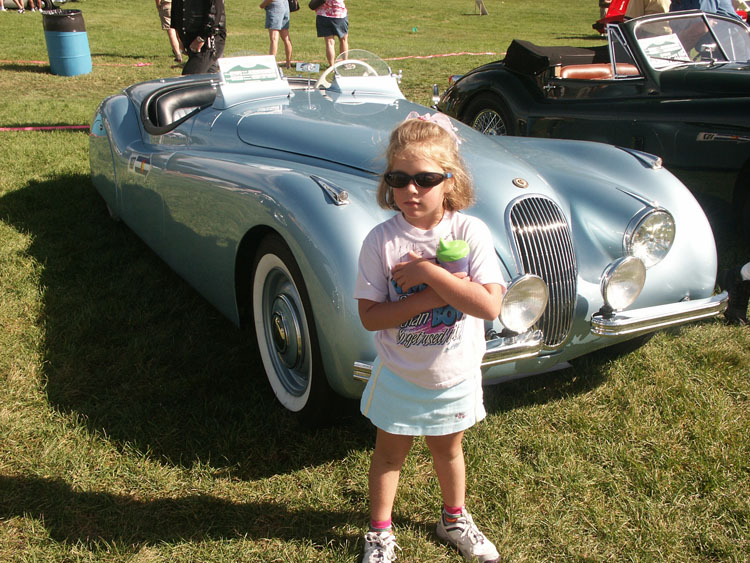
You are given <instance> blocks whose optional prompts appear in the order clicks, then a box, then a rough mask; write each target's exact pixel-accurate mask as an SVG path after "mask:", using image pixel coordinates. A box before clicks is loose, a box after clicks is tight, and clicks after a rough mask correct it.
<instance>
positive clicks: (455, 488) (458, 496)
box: [425, 431, 466, 508]
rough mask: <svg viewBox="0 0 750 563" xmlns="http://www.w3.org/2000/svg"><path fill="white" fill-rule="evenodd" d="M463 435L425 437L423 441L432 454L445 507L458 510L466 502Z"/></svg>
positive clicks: (458, 433) (460, 433)
mask: <svg viewBox="0 0 750 563" xmlns="http://www.w3.org/2000/svg"><path fill="white" fill-rule="evenodd" d="M463 437H464V433H463V431H462V432H456V433H455V434H448V435H447V436H426V437H425V441H426V442H427V446H428V447H429V448H430V452H431V453H432V462H433V464H434V465H435V473H436V474H437V478H438V482H439V483H440V490H441V491H442V493H443V503H444V504H445V506H449V507H455V508H460V507H463V506H464V504H465V501H466V466H465V464H464V450H463V447H462V440H463Z"/></svg>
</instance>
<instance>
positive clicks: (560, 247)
mask: <svg viewBox="0 0 750 563" xmlns="http://www.w3.org/2000/svg"><path fill="white" fill-rule="evenodd" d="M508 221H509V225H510V229H511V233H512V236H513V243H514V251H515V253H516V263H517V266H518V269H519V270H520V272H521V273H523V274H536V275H537V276H539V277H540V278H542V279H543V280H544V281H545V282H546V283H547V287H548V288H549V304H548V305H547V310H546V311H545V312H544V314H543V315H542V318H541V319H539V322H538V323H537V325H536V326H537V328H539V329H540V330H542V331H543V332H544V345H545V346H546V347H547V348H556V347H558V346H560V345H561V344H563V342H565V339H566V338H567V337H568V334H569V332H570V327H571V325H572V324H573V313H574V309H575V302H576V294H577V279H578V278H577V274H578V270H577V267H576V256H575V252H574V250H573V238H572V236H571V233H570V226H569V225H568V221H567V219H566V218H565V215H564V214H563V212H562V210H561V209H560V207H559V206H558V205H557V204H556V203H555V202H553V201H552V200H550V199H548V198H546V197H541V196H538V195H534V196H527V197H522V198H520V199H518V200H516V201H515V202H514V203H513V204H512V206H511V207H510V210H509V212H508Z"/></svg>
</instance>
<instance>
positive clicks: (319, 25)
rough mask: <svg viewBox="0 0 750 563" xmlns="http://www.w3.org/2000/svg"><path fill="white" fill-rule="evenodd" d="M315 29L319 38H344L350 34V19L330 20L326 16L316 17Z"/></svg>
mask: <svg viewBox="0 0 750 563" xmlns="http://www.w3.org/2000/svg"><path fill="white" fill-rule="evenodd" d="M315 28H316V29H317V30H318V37H331V36H333V35H335V36H336V37H343V36H344V35H346V34H347V33H349V17H348V16H347V17H345V18H328V17H326V16H315Z"/></svg>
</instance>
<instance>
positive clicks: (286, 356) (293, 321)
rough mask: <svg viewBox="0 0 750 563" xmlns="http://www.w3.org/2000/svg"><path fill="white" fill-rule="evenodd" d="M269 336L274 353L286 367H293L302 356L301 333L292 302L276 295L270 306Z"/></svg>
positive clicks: (284, 296) (283, 296)
mask: <svg viewBox="0 0 750 563" xmlns="http://www.w3.org/2000/svg"><path fill="white" fill-rule="evenodd" d="M270 331H271V338H272V340H273V345H274V348H275V350H276V355H277V357H278V358H279V360H280V361H281V363H282V364H283V365H284V366H285V367H287V368H290V369H291V368H294V367H295V366H297V365H298V364H299V363H300V360H301V357H302V335H301V331H300V327H299V322H298V320H297V312H296V309H295V307H294V303H292V302H291V300H290V299H289V298H288V297H287V296H286V295H277V296H276V298H275V299H274V300H273V306H272V308H271V326H270Z"/></svg>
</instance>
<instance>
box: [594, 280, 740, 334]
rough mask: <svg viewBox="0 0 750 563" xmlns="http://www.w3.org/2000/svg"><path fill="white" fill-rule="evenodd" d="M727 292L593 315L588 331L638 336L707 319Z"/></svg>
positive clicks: (723, 302)
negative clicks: (606, 314) (703, 297)
mask: <svg viewBox="0 0 750 563" xmlns="http://www.w3.org/2000/svg"><path fill="white" fill-rule="evenodd" d="M728 300H729V296H728V295H727V292H726V291H725V292H722V293H719V294H718V295H712V296H711V297H708V298H706V299H696V300H695V301H680V302H679V303H670V304H668V305H657V306H656V307H646V308H645V309H635V310H633V311H622V312H620V313H616V314H614V315H612V316H611V317H604V316H601V315H594V316H593V317H592V318H591V332H593V333H594V334H598V335H600V336H622V335H630V336H637V335H639V334H644V333H646V332H653V331H655V330H660V329H663V328H669V327H671V326H676V325H680V324H684V323H689V322H692V321H699V320H701V319H708V318H711V317H715V316H716V315H719V314H721V313H722V312H723V311H724V310H725V309H726V308H727V301H728Z"/></svg>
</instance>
